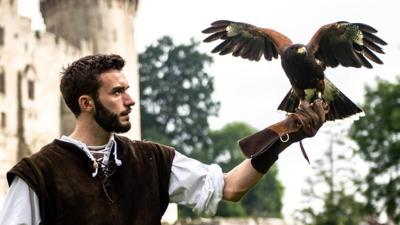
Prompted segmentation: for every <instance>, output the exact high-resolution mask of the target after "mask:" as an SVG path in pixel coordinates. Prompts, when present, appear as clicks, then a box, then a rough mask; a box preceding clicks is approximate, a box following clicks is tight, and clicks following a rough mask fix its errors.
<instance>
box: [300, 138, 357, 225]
mask: <svg viewBox="0 0 400 225" xmlns="http://www.w3.org/2000/svg"><path fill="white" fill-rule="evenodd" d="M342 133H343V132H342ZM342 139H344V137H343V136H341V135H339V134H335V135H334V134H331V141H330V146H329V148H328V149H327V151H326V152H325V153H324V155H323V157H322V158H321V159H319V160H317V161H316V162H315V164H316V165H315V166H314V168H315V175H314V176H313V177H312V178H307V180H306V182H307V184H308V187H307V189H305V190H303V195H304V196H305V198H306V200H305V205H306V207H304V208H303V209H301V210H299V211H298V212H297V215H296V217H297V219H299V220H300V221H302V222H303V223H304V224H310V225H359V224H360V223H361V222H362V221H364V219H365V216H364V214H365V213H364V204H363V202H361V201H360V200H357V199H356V197H355V196H357V195H358V196H361V194H360V191H359V188H358V187H359V184H360V179H359V178H360V176H359V175H357V171H356V170H355V168H354V167H352V166H351V165H350V163H351V164H353V163H355V160H354V157H353V155H352V151H351V150H350V149H349V148H346V147H345V146H344V143H343V142H342V141H341V140H342ZM334 145H338V146H340V147H341V150H342V151H340V150H339V149H335V151H334ZM316 205H319V206H320V207H318V209H316Z"/></svg>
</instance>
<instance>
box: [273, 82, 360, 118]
mask: <svg viewBox="0 0 400 225" xmlns="http://www.w3.org/2000/svg"><path fill="white" fill-rule="evenodd" d="M325 94H326V92H325V93H324V95H323V96H322V99H323V100H324V101H325V102H327V103H328V105H329V111H328V114H327V115H326V120H328V121H333V120H338V119H344V118H347V117H350V116H353V115H356V114H359V113H362V112H363V111H362V109H361V108H360V107H358V106H357V105H356V104H355V103H354V102H352V101H351V100H350V99H349V98H347V97H346V95H344V94H343V93H342V92H341V91H340V90H339V89H337V88H336V87H335V88H334V89H333V90H331V95H330V96H326V95H325ZM310 100H311V101H314V100H315V98H313V99H310ZM299 102H300V99H299V98H298V97H297V96H296V95H295V93H294V92H293V90H292V89H290V91H289V92H288V93H287V94H286V96H285V98H284V99H283V100H282V102H281V104H280V105H279V107H278V109H279V110H282V111H286V112H290V113H293V112H295V111H296V108H298V106H299Z"/></svg>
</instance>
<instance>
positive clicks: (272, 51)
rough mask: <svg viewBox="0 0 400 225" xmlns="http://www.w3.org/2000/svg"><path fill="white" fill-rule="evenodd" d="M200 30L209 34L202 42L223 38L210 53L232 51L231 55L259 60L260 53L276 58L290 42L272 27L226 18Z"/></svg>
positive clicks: (222, 53) (268, 58) (266, 57)
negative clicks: (262, 26)
mask: <svg viewBox="0 0 400 225" xmlns="http://www.w3.org/2000/svg"><path fill="white" fill-rule="evenodd" d="M202 32H203V33H205V34H211V35H209V36H208V37H207V38H206V39H204V42H212V41H215V40H219V39H221V40H223V41H222V42H221V43H220V44H219V45H218V46H217V47H215V48H214V49H213V50H212V51H211V52H212V53H218V52H219V54H220V55H226V54H229V53H232V55H233V56H240V57H242V58H244V59H249V60H255V61H258V60H260V58H261V56H262V55H264V58H265V59H266V60H268V61H270V60H272V58H278V54H281V53H282V52H283V51H284V49H285V48H287V47H288V46H290V45H291V44H292V41H291V40H290V39H289V38H287V37H286V36H285V35H283V34H281V33H279V32H277V31H274V30H272V29H267V28H259V27H256V26H253V25H251V24H246V23H239V22H233V21H228V20H218V21H215V22H213V23H212V24H211V27H209V28H207V29H205V30H203V31H202Z"/></svg>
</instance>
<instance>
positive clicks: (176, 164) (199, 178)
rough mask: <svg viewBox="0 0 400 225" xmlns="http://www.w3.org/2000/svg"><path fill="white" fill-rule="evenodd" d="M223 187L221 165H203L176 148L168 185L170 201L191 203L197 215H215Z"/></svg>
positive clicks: (186, 204)
mask: <svg viewBox="0 0 400 225" xmlns="http://www.w3.org/2000/svg"><path fill="white" fill-rule="evenodd" d="M223 188H224V174H223V172H222V169H221V167H219V166H218V165H216V164H211V165H206V164H203V163H201V162H199V161H198V160H195V159H192V158H189V157H187V156H184V155H183V154H181V153H179V152H177V151H175V157H174V160H173V163H172V169H171V177H170V185H169V196H170V202H173V203H178V204H180V205H185V206H188V207H190V208H192V210H193V212H195V213H196V214H198V215H201V216H212V215H214V214H215V213H216V211H217V207H218V203H219V202H220V201H221V199H222V192H223Z"/></svg>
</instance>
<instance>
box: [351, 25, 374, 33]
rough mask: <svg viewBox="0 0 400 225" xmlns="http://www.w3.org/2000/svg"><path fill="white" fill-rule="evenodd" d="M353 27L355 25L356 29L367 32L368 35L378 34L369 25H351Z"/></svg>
mask: <svg viewBox="0 0 400 225" xmlns="http://www.w3.org/2000/svg"><path fill="white" fill-rule="evenodd" d="M353 25H357V26H358V29H360V30H361V31H365V32H368V33H376V32H378V31H377V30H376V29H375V28H373V27H371V26H370V25H367V24H364V23H353Z"/></svg>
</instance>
